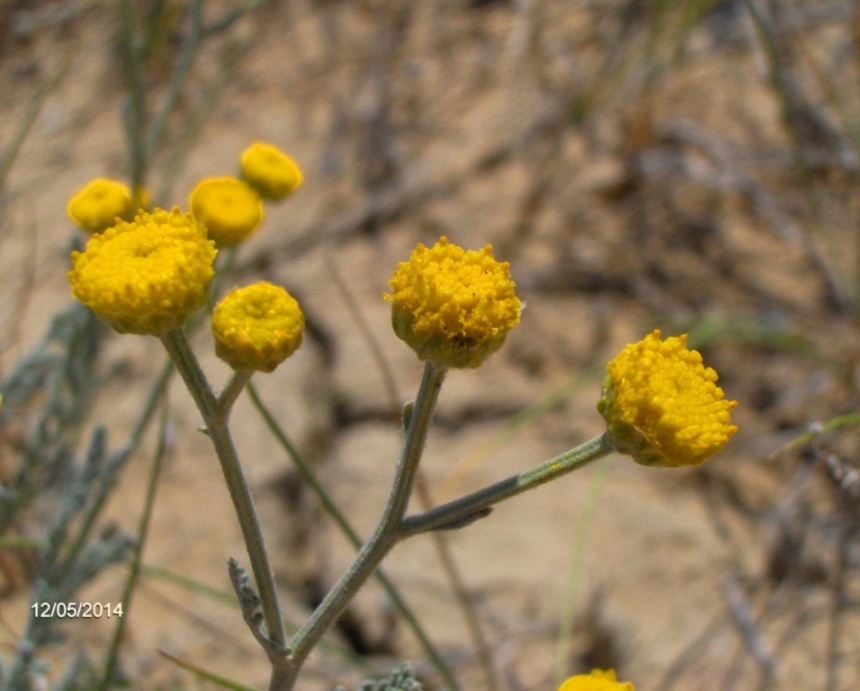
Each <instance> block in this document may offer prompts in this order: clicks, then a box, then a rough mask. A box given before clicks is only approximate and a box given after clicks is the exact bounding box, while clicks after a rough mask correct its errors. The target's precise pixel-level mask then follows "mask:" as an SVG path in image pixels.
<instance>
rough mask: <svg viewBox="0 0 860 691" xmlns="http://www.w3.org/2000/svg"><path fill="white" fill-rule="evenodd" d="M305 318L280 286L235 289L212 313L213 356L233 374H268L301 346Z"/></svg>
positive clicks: (255, 285)
mask: <svg viewBox="0 0 860 691" xmlns="http://www.w3.org/2000/svg"><path fill="white" fill-rule="evenodd" d="M304 326H305V315H304V314H303V313H302V310H301V308H300V307H299V303H298V302H296V301H295V299H294V298H293V297H292V296H291V295H290V294H289V293H288V292H287V291H286V290H284V289H283V288H282V287H281V286H276V285H273V284H271V283H267V282H265V281H260V282H259V283H254V284H253V285H249V286H247V287H245V288H236V289H234V290H232V291H230V292H229V293H227V295H225V296H224V299H222V300H221V302H219V303H218V306H217V307H216V308H215V310H214V311H213V312H212V335H213V336H214V337H215V352H216V354H217V355H218V357H220V358H221V359H222V360H224V362H226V363H227V364H228V365H230V367H232V368H233V369H236V370H256V371H258V372H271V371H272V370H274V369H275V368H276V367H277V366H278V365H280V364H281V363H282V362H283V361H284V360H286V359H287V358H288V357H289V356H290V355H292V354H293V353H294V352H296V350H297V349H298V347H299V346H300V345H301V344H302V332H303V329H304Z"/></svg>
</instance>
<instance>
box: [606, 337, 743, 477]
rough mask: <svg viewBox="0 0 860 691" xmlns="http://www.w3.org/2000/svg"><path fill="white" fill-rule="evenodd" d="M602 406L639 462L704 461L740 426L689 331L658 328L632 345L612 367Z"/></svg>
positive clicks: (625, 449) (619, 441)
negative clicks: (667, 333) (690, 344)
mask: <svg viewBox="0 0 860 691" xmlns="http://www.w3.org/2000/svg"><path fill="white" fill-rule="evenodd" d="M607 371H608V376H607V377H606V380H605V381H604V383H603V395H602V397H601V399H600V403H599V404H598V406H597V409H598V410H599V411H600V414H601V415H603V417H604V418H605V419H606V422H607V425H608V429H609V435H610V438H611V439H612V443H613V445H614V446H615V449H616V450H617V451H619V452H621V453H625V454H629V455H630V456H632V457H633V460H635V461H636V462H637V463H641V464H642V465H648V466H662V467H668V468H677V467H680V466H685V465H699V464H700V463H702V462H703V461H704V460H705V459H706V458H708V457H709V456H711V455H712V454H714V453H716V452H717V451H719V450H720V449H722V448H723V446H725V445H726V442H728V440H729V439H730V438H731V436H732V435H733V434H734V433H735V432H736V431H737V429H738V428H737V426H735V425H732V424H730V415H729V412H730V411H731V410H732V408H734V407H735V406H736V405H737V401H728V400H726V399H725V398H724V397H723V390H722V389H721V388H720V387H718V386H717V385H716V381H717V373H716V372H715V371H714V370H713V369H711V368H710V367H705V366H704V365H703V364H702V356H701V355H700V354H699V353H698V352H697V351H695V350H689V349H688V348H687V336H686V335H683V336H680V337H677V338H676V337H672V338H667V339H666V340H665V341H662V340H660V332H659V331H656V330H655V331H654V332H653V333H651V334H649V335H648V336H646V337H645V339H644V340H642V341H639V343H632V344H630V345H628V346H627V347H626V348H624V350H622V351H621V354H620V355H618V357H616V358H615V359H614V360H612V362H610V363H609V365H608V366H607Z"/></svg>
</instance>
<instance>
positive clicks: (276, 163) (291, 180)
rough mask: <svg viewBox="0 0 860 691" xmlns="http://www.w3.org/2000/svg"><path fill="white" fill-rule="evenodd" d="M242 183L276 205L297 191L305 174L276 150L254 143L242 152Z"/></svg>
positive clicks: (293, 162) (267, 145)
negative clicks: (245, 183) (276, 202)
mask: <svg viewBox="0 0 860 691" xmlns="http://www.w3.org/2000/svg"><path fill="white" fill-rule="evenodd" d="M242 179H243V180H244V181H245V182H247V183H248V184H249V185H251V187H253V188H254V189H255V190H257V192H259V193H260V196H261V197H263V199H269V200H272V201H277V200H280V199H283V198H284V197H286V196H287V195H289V194H291V193H292V192H294V191H295V190H296V189H298V187H299V185H301V184H302V171H301V169H300V168H299V166H298V164H296V162H295V161H294V160H293V159H291V158H290V157H289V156H287V155H286V154H285V153H283V152H282V151H281V150H280V149H278V148H277V147H276V146H272V145H271V144H264V143H263V142H254V143H253V144H251V146H249V147H248V148H247V149H245V150H244V151H243V152H242Z"/></svg>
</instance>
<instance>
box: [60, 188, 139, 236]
mask: <svg viewBox="0 0 860 691" xmlns="http://www.w3.org/2000/svg"><path fill="white" fill-rule="evenodd" d="M67 212H68V214H69V218H71V219H72V220H73V221H74V222H75V223H77V224H78V225H79V226H80V227H81V228H83V229H84V230H86V231H87V232H89V233H101V232H102V231H103V230H106V229H107V228H110V227H111V226H112V225H114V223H115V222H116V220H117V218H120V219H123V220H131V217H132V215H133V213H134V208H133V202H132V199H131V193H130V192H129V190H128V187H126V186H125V185H123V184H122V183H121V182H117V181H116V180H107V179H105V178H96V179H95V180H93V181H92V182H90V183H89V184H88V185H87V186H86V187H84V188H83V189H81V190H80V191H79V192H78V193H77V194H75V196H74V197H72V199H71V201H69V206H68V208H67Z"/></svg>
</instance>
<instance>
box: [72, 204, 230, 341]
mask: <svg viewBox="0 0 860 691" xmlns="http://www.w3.org/2000/svg"><path fill="white" fill-rule="evenodd" d="M215 254H216V249H215V244H214V243H213V242H212V241H211V240H208V239H207V238H206V228H204V227H203V226H202V225H201V224H200V223H198V222H197V221H195V220H194V219H193V218H192V216H191V214H183V213H181V212H180V211H179V209H178V208H174V209H173V211H171V212H169V213H168V212H167V211H164V210H162V209H155V211H153V212H152V213H151V214H149V213H146V212H143V211H141V212H140V213H138V214H137V216H136V217H135V219H134V221H131V222H126V221H121V222H120V223H118V224H117V225H115V226H114V227H112V228H108V229H107V230H106V231H105V232H104V233H101V234H100V235H93V237H92V238H90V241H89V242H88V243H87V247H86V250H85V251H84V252H72V270H71V271H69V273H68V277H69V283H71V285H72V294H73V295H74V296H75V297H76V298H78V300H80V301H81V302H83V303H84V304H85V305H87V306H89V307H90V308H91V309H92V310H93V312H95V313H96V314H97V315H98V316H99V317H101V318H102V319H104V320H105V321H106V322H107V323H108V324H110V325H111V326H112V327H113V328H114V329H116V330H117V331H119V332H120V333H135V334H154V335H161V334H163V333H166V332H167V331H169V330H171V329H175V328H177V327H179V326H181V325H182V324H183V323H184V322H185V320H186V319H187V318H188V316H189V315H190V314H191V313H192V312H195V311H196V310H198V309H199V308H200V307H202V306H203V305H205V304H206V297H207V293H208V290H209V282H210V281H211V280H212V276H213V275H214V271H213V268H212V262H213V261H214V259H215Z"/></svg>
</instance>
